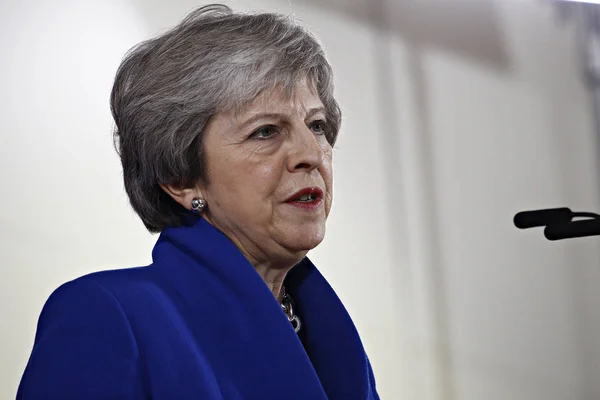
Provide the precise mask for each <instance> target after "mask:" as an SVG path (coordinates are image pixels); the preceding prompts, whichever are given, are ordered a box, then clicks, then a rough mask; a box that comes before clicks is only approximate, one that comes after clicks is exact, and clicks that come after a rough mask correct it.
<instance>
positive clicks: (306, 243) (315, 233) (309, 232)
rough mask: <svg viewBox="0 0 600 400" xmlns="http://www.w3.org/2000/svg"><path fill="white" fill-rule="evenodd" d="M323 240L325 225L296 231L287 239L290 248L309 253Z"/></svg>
mask: <svg viewBox="0 0 600 400" xmlns="http://www.w3.org/2000/svg"><path fill="white" fill-rule="evenodd" d="M323 239H325V225H323V226H319V227H313V228H312V229H306V228H305V229H298V230H296V231H295V232H293V236H292V237H290V238H289V243H290V244H291V246H290V247H292V248H294V249H296V250H297V251H309V250H312V249H314V248H315V247H317V246H318V245H319V244H321V242H322V241H323Z"/></svg>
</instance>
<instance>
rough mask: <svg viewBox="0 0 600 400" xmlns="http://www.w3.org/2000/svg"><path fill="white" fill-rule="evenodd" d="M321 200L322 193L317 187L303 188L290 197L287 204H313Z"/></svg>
mask: <svg viewBox="0 0 600 400" xmlns="http://www.w3.org/2000/svg"><path fill="white" fill-rule="evenodd" d="M322 198H323V191H322V190H321V189H320V188H318V187H312V188H305V189H302V190H300V191H298V192H296V193H295V194H294V195H292V196H291V197H290V198H289V199H288V200H287V202H288V203H313V202H316V201H319V200H321V199H322Z"/></svg>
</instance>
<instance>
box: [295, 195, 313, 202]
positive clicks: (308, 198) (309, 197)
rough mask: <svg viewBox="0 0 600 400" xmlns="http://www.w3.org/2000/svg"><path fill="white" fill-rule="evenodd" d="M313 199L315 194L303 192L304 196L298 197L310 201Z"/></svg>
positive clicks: (300, 199)
mask: <svg viewBox="0 0 600 400" xmlns="http://www.w3.org/2000/svg"><path fill="white" fill-rule="evenodd" d="M312 199H313V195H312V194H303V195H302V196H300V197H299V198H298V200H299V201H310V200H312Z"/></svg>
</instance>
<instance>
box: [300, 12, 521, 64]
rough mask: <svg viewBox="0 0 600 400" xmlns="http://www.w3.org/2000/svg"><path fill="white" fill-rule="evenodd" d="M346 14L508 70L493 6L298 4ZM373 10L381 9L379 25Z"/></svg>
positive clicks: (412, 41)
mask: <svg viewBox="0 0 600 400" xmlns="http://www.w3.org/2000/svg"><path fill="white" fill-rule="evenodd" d="M297 2H298V3H305V4H310V5H312V6H314V7H322V8H325V9H328V10H331V11H334V12H338V13H342V14H345V15H348V16H350V17H352V18H354V19H356V20H358V21H360V22H361V23H368V24H371V25H374V26H375V27H376V28H378V29H385V30H388V31H391V32H393V33H394V34H397V35H399V36H400V37H402V38H403V39H404V40H405V41H406V42H407V43H409V44H411V45H413V46H416V47H429V48H434V49H439V50H442V51H445V52H451V53H453V54H456V55H458V56H461V57H464V58H467V59H470V60H472V61H474V62H477V63H480V64H483V65H485V66H486V67H488V68H490V69H493V70H497V71H504V72H505V71H507V70H509V68H510V57H509V55H508V53H507V51H506V47H505V45H504V40H503V35H502V27H501V26H500V23H499V21H498V17H497V12H496V8H495V4H494V2H493V1H476V0H471V1H461V2H459V1H440V0H404V1H396V0H378V1H364V0H297ZM378 7H384V8H385V10H386V14H385V18H386V21H382V20H381V17H380V15H379V13H378V11H377V8H378Z"/></svg>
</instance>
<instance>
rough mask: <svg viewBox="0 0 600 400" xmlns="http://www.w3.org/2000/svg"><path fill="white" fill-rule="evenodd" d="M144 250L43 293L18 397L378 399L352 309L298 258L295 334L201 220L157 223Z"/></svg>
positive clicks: (292, 278)
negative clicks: (146, 259)
mask: <svg viewBox="0 0 600 400" xmlns="http://www.w3.org/2000/svg"><path fill="white" fill-rule="evenodd" d="M152 259H153V262H152V264H151V265H150V266H146V267H138V268H129V269H120V270H113V271H103V272H98V273H94V274H91V275H86V276H84V277H81V278H78V279H76V280H74V281H71V282H68V283H66V284H64V285H62V286H61V287H59V288H58V289H57V290H56V291H55V292H54V293H53V294H52V295H51V296H50V298H49V299H48V301H47V302H46V304H45V305H44V308H43V310H42V313H41V315H40V319H39V323H38V329H37V333H36V337H35V344H34V346H33V351H32V353H31V357H30V359H29V362H28V364H27V367H26V369H25V372H24V374H23V378H22V380H21V384H20V386H19V390H18V393H17V399H18V400H34V399H36V400H37V399H44V400H52V399H60V400H70V399H85V400H93V399H154V400H163V399H164V400H175V399H176V400H187V399H194V400H198V399H228V400H229V399H257V400H259V399H260V400H270V399H273V400H275V399H276V400H284V399H285V400H294V399H297V400H320V399H330V400H352V399H365V400H366V399H371V400H376V399H379V397H378V395H377V392H376V389H375V381H374V378H373V372H372V370H371V366H370V364H369V360H368V358H367V355H366V354H365V350H364V348H363V345H362V343H361V341H360V338H359V336H358V333H357V331H356V328H355V326H354V324H353V323H352V320H351V319H350V316H349V315H348V313H347V312H346V310H345V308H344V306H343V305H342V303H341V302H340V300H339V299H338V297H337V296H336V294H335V292H334V291H333V290H332V288H331V287H330V286H329V284H328V283H327V282H326V280H325V279H324V278H323V276H322V275H321V274H320V273H319V272H318V270H317V269H316V268H315V266H314V265H313V264H312V263H311V262H310V261H309V260H308V259H304V260H303V261H302V262H300V263H299V264H298V265H296V266H295V267H294V268H293V269H292V271H291V272H290V273H289V274H288V277H287V278H286V288H287V291H288V293H290V295H291V296H292V298H293V299H294V300H295V302H296V311H297V314H298V315H299V316H300V317H301V321H302V329H301V331H300V333H299V334H296V333H295V332H294V330H293V328H292V326H291V324H290V323H289V322H288V320H287V317H286V316H285V314H284V313H283V311H282V309H281V306H280V305H279V304H278V302H277V300H276V299H275V297H274V296H273V295H272V294H271V292H270V291H269V289H268V287H267V285H266V284H265V283H264V282H263V280H262V279H261V278H260V276H259V275H258V273H257V272H256V270H255V269H254V268H253V267H252V265H250V263H249V262H248V261H247V260H246V258H245V257H244V256H243V255H242V253H241V252H240V251H239V250H238V249H237V248H236V247H235V246H234V245H233V243H232V242H231V241H229V239H227V238H226V237H225V236H224V235H223V234H222V233H221V232H219V231H218V230H216V229H215V228H214V227H213V226H212V225H210V224H209V223H207V222H205V221H204V220H203V219H198V220H197V221H196V222H194V223H193V224H192V225H191V226H188V227H177V228H167V229H166V230H164V231H163V232H162V233H161V235H160V237H159V240H158V241H157V243H156V246H155V247H154V250H153V252H152Z"/></svg>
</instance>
